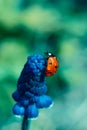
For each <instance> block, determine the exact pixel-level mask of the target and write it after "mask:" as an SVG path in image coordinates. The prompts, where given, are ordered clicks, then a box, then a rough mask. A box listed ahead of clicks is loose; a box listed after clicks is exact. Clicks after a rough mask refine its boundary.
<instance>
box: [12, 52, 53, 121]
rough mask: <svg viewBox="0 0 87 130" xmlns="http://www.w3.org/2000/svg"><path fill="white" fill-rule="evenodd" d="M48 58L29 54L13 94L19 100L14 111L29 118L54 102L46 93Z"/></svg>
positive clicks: (36, 115)
mask: <svg viewBox="0 0 87 130" xmlns="http://www.w3.org/2000/svg"><path fill="white" fill-rule="evenodd" d="M46 62H47V61H46V59H45V58H44V57H43V56H42V55H39V54H35V55H32V56H29V57H28V58H27V62H26V63H25V65H24V68H23V70H22V72H21V75H20V77H19V79H18V82H17V90H16V91H15V92H14V93H13V94H12V96H13V98H14V100H15V101H16V102H17V103H16V104H15V105H14V106H13V113H14V114H15V115H18V116H22V115H23V116H26V117H27V118H31V119H32V118H36V117H38V114H39V111H38V109H39V108H48V107H50V106H51V105H52V104H53V101H52V99H51V97H50V96H48V95H46V92H47V86H46V74H45V72H46V64H47V63H46Z"/></svg>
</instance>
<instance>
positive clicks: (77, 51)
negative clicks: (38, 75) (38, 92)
mask: <svg viewBox="0 0 87 130" xmlns="http://www.w3.org/2000/svg"><path fill="white" fill-rule="evenodd" d="M86 24H87V1H86V0H62V1H61V0H36V1H34V0H15V1H14V0H0V84H1V86H0V126H3V127H1V129H2V130H8V129H9V130H14V128H16V127H17V129H20V125H21V124H20V122H21V120H20V119H15V118H13V114H12V106H13V104H14V101H13V99H12V97H11V95H12V92H13V91H14V90H15V89H16V83H17V79H18V77H19V75H20V72H21V70H22V68H23V65H24V63H25V62H26V58H27V57H28V55H31V54H33V53H40V54H42V55H44V52H46V51H52V52H53V53H54V54H55V55H56V56H57V57H58V59H59V69H58V72H57V73H56V74H55V75H54V76H53V77H47V85H48V93H49V94H50V95H51V96H52V98H53V100H54V102H55V104H54V107H53V108H52V109H50V110H41V113H40V116H39V119H38V120H36V121H32V125H31V130H32V129H36V130H38V129H39V130H73V129H74V130H75V129H76V130H80V129H81V130H82V129H83V130H86V129H87V123H86V122H87V116H86V115H87V109H86V108H87V101H86V98H87V85H86V82H87V25H86ZM18 120H20V121H18ZM6 122H7V123H6ZM14 126H15V127H14Z"/></svg>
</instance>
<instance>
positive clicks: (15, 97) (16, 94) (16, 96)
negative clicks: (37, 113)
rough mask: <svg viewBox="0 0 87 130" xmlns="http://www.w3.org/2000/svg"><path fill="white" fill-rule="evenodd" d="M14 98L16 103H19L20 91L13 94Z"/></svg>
mask: <svg viewBox="0 0 87 130" xmlns="http://www.w3.org/2000/svg"><path fill="white" fill-rule="evenodd" d="M12 97H13V98H14V100H15V101H19V100H20V94H19V93H18V91H15V92H14V93H13V94H12Z"/></svg>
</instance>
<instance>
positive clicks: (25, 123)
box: [22, 116, 30, 130]
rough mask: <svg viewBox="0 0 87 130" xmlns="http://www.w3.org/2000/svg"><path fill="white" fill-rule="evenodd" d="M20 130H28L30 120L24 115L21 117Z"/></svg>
mask: <svg viewBox="0 0 87 130" xmlns="http://www.w3.org/2000/svg"><path fill="white" fill-rule="evenodd" d="M22 130H30V120H28V118H27V117H26V116H24V117H23V121H22Z"/></svg>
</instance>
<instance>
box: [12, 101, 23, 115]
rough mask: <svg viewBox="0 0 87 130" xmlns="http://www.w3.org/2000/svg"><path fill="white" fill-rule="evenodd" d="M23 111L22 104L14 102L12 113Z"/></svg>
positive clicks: (21, 112) (19, 113)
mask: <svg viewBox="0 0 87 130" xmlns="http://www.w3.org/2000/svg"><path fill="white" fill-rule="evenodd" d="M24 112H25V108H24V107H23V106H21V105H20V104H19V103H17V104H15V105H14V107H13V113H14V114H15V115H20V116H21V115H24Z"/></svg>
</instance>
